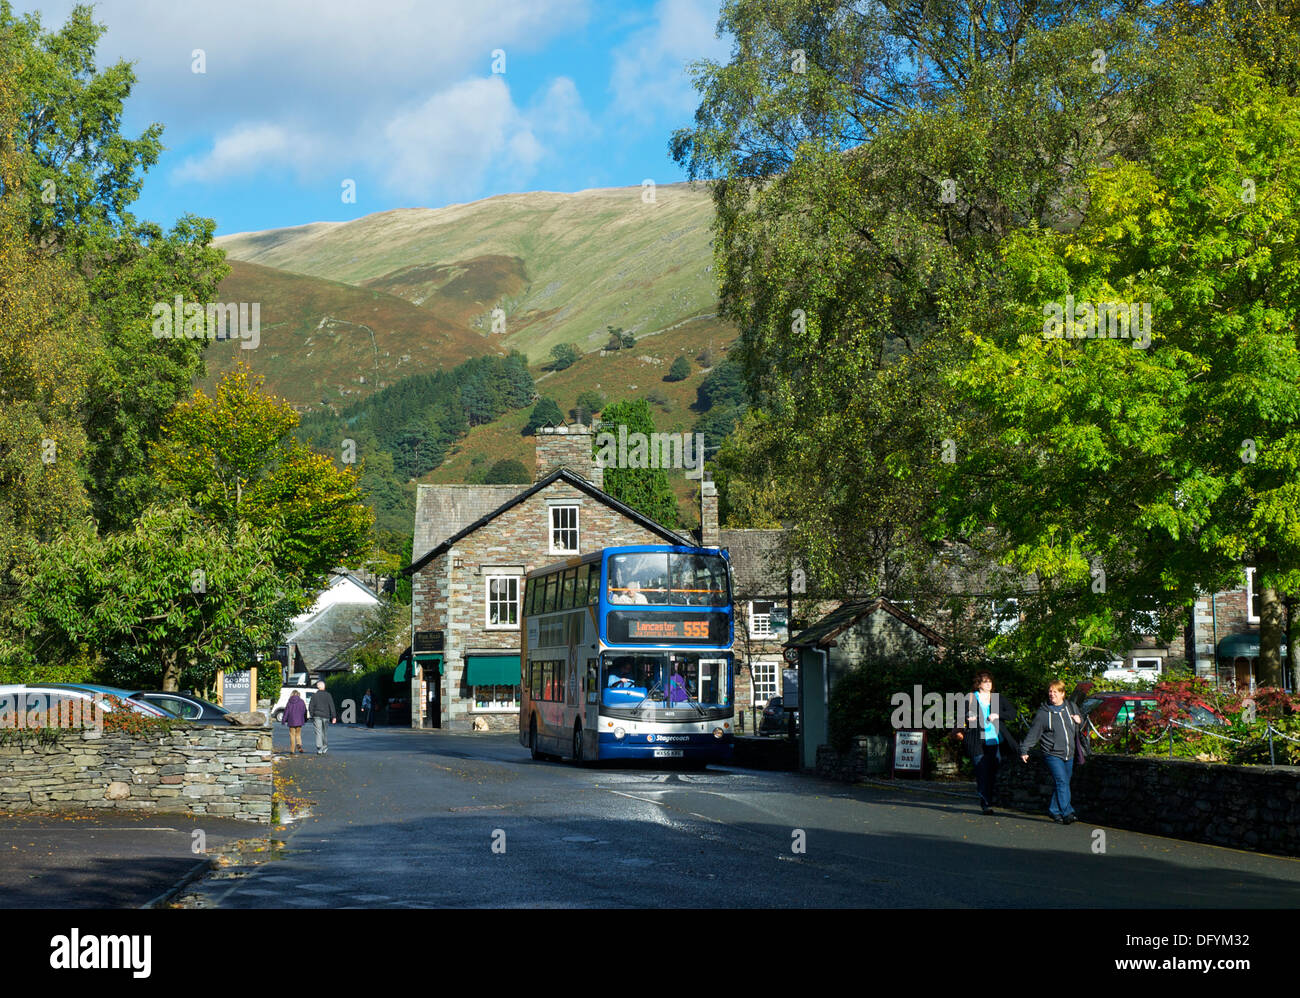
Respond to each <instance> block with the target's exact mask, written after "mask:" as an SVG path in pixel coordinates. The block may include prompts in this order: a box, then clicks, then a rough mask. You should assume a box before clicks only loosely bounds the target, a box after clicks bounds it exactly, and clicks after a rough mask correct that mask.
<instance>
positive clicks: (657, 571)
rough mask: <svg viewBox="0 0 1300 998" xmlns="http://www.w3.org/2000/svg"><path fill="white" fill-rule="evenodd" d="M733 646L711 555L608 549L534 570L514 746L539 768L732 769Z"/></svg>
mask: <svg viewBox="0 0 1300 998" xmlns="http://www.w3.org/2000/svg"><path fill="white" fill-rule="evenodd" d="M732 637H733V627H732V606H731V584H730V572H729V566H728V561H727V556H726V555H725V554H724V553H723V552H722V551H720V550H718V549H717V548H699V547H673V546H668V545H637V546H629V547H611V548H605V549H604V550H603V551H598V552H596V553H594V554H589V555H583V556H575V557H573V558H570V559H569V560H567V561H563V562H559V563H557V564H554V565H550V566H547V567H546V568H540V569H537V570H536V571H533V572H530V573H529V575H528V578H527V582H526V584H525V587H524V606H523V628H522V649H521V651H522V654H521V655H520V668H521V672H522V676H521V693H522V695H521V697H520V707H519V741H520V743H521V744H523V745H524V746H525V747H527V748H528V749H530V750H531V751H532V754H533V758H534V759H543V758H547V757H550V756H561V757H564V758H569V759H573V760H575V761H577V762H585V761H593V760H597V759H680V760H682V761H683V762H691V763H696V764H703V763H708V762H717V761H722V760H725V759H729V758H731V750H732V741H733V728H732V717H733V714H734V702H735V701H734V690H735V683H734V675H733V673H734V668H733V658H732V652H731V644H732Z"/></svg>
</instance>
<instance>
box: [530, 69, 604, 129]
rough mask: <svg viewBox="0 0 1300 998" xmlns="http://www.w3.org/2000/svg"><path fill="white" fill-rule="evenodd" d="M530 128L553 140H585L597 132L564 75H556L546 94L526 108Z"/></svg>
mask: <svg viewBox="0 0 1300 998" xmlns="http://www.w3.org/2000/svg"><path fill="white" fill-rule="evenodd" d="M528 117H529V119H530V120H531V121H532V123H533V129H534V130H535V131H537V132H539V133H543V134H545V135H547V136H552V137H554V138H556V139H585V138H590V137H592V136H593V135H594V134H595V133H596V127H595V125H594V124H593V123H592V120H591V117H590V116H589V115H588V114H587V112H586V109H585V108H584V107H583V106H582V97H581V96H580V95H579V94H578V87H577V85H576V84H575V83H574V82H573V81H572V80H571V79H569V78H568V77H567V76H557V77H556V78H555V79H554V80H552V81H551V85H550V86H549V87H547V88H546V92H545V93H543V94H542V95H541V97H540V98H538V100H537V101H536V102H535V103H534V104H533V106H532V107H531V108H530V109H529V112H528Z"/></svg>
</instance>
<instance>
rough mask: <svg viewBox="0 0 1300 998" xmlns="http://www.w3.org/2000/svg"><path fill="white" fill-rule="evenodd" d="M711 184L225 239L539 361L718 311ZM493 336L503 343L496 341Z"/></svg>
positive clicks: (252, 258)
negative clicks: (649, 194)
mask: <svg viewBox="0 0 1300 998" xmlns="http://www.w3.org/2000/svg"><path fill="white" fill-rule="evenodd" d="M712 220H713V205H712V202H711V201H710V199H709V194H708V191H707V189H706V188H705V187H704V186H703V185H700V186H698V187H696V188H694V189H692V188H691V187H690V186H689V185H686V184H671V185H666V186H662V187H659V188H658V189H657V190H656V191H655V201H654V202H653V203H646V202H644V201H643V200H642V191H641V188H640V187H623V188H609V189H601V190H590V191H579V192H578V193H576V194H555V193H551V192H545V191H543V192H534V193H528V194H506V195H501V196H499V197H493V198H487V199H486V200H483V201H476V202H473V203H472V204H465V205H451V206H449V207H446V208H439V209H427V208H410V209H402V210H398V211H388V212H382V213H380V214H376V215H368V216H366V217H365V218H360V219H357V220H356V221H353V222H346V223H330V224H317V225H307V226H299V227H297V228H293V229H281V230H276V231H272V232H259V233H240V234H237V235H231V236H224V237H222V238H220V239H218V240H217V244H218V245H219V246H221V247H222V248H223V249H225V250H226V252H227V254H228V255H229V256H230V257H231V258H232V259H236V260H244V261H248V262H251V263H257V264H262V265H264V266H267V267H274V268H276V269H279V270H285V271H291V272H293V273H297V274H304V275H308V276H313V277H319V278H324V279H327V280H331V281H338V282H343V283H346V284H352V285H358V286H366V287H369V288H372V289H375V290H378V291H383V292H387V293H390V294H393V295H394V296H400V297H402V298H404V299H406V300H407V301H410V302H411V303H412V304H415V305H417V306H418V307H420V308H422V309H424V310H426V311H430V312H433V313H435V314H437V315H439V316H440V317H442V318H444V319H446V320H448V321H453V322H464V323H467V324H469V325H470V326H471V327H472V328H476V329H479V330H480V331H482V333H483V334H484V335H485V336H490V330H491V320H490V314H491V311H492V309H493V308H494V307H500V308H502V309H503V310H504V311H505V313H506V330H505V333H504V335H503V336H502V337H501V339H502V340H503V341H504V345H505V346H506V347H507V348H510V349H517V350H519V351H521V352H522V353H524V354H525V355H527V356H528V357H529V358H530V359H531V360H534V361H542V360H544V359H545V358H547V357H548V355H549V353H550V350H551V347H552V346H554V345H555V344H557V343H563V342H575V343H577V344H578V345H579V347H580V348H581V349H582V350H584V351H593V350H598V349H599V348H600V347H601V346H603V345H604V342H605V339H606V334H605V327H606V326H609V325H614V326H620V327H622V328H624V329H627V330H629V331H631V332H632V333H634V334H637V335H642V334H646V333H651V332H656V331H659V330H662V329H665V328H668V327H671V326H673V325H675V324H676V323H678V322H681V321H683V320H687V319H692V318H695V317H699V316H705V315H712V313H713V312H714V311H715V305H716V295H715V289H714V283H713V274H712V250H711V244H710V232H709V225H710V224H711V222H712ZM491 338H492V339H496V337H491Z"/></svg>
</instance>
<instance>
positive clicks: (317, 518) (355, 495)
mask: <svg viewBox="0 0 1300 998" xmlns="http://www.w3.org/2000/svg"><path fill="white" fill-rule="evenodd" d="M262 381H263V379H262V378H261V377H260V376H258V375H254V374H253V373H252V372H251V371H250V370H249V369H248V368H247V367H240V368H238V369H236V370H235V371H232V372H231V373H230V374H227V375H226V376H225V377H224V378H223V379H222V380H221V382H220V384H218V386H217V389H216V394H215V397H211V398H210V397H208V396H207V395H205V394H204V393H203V392H202V391H196V392H195V393H194V397H193V398H192V399H190V401H188V402H184V403H181V404H180V405H178V406H177V407H176V409H175V411H174V412H173V413H172V415H171V416H170V417H169V419H168V420H167V423H166V426H165V427H164V429H163V434H162V441H161V442H160V443H159V444H157V445H156V446H155V447H154V448H153V451H152V458H153V469H154V473H155V475H156V476H157V480H158V482H159V484H160V485H161V487H162V488H163V490H164V492H165V493H166V494H168V495H170V496H171V497H174V498H176V499H178V500H181V501H184V502H186V503H188V504H190V505H192V506H193V507H194V508H195V509H196V510H198V511H200V512H201V513H202V514H203V516H204V517H205V518H206V519H207V520H208V521H209V522H211V523H213V524H215V525H216V526H218V527H221V528H224V529H227V530H232V531H233V530H234V528H235V526H236V525H237V524H239V523H247V524H249V525H250V526H252V527H254V528H257V529H258V530H261V531H264V532H266V533H267V534H268V535H269V536H270V537H271V538H272V539H273V542H274V547H275V556H274V557H275V564H276V566H277V567H278V568H279V569H280V570H281V571H282V572H284V573H287V574H294V575H297V576H300V577H301V578H303V579H304V580H306V581H307V582H309V583H311V582H315V581H318V580H320V579H322V578H323V577H324V576H325V575H326V574H327V573H328V572H329V571H330V570H331V569H333V568H336V567H338V566H341V565H352V566H355V565H356V564H357V563H358V562H359V560H360V559H361V558H363V557H364V556H365V555H366V554H367V553H368V551H369V547H370V542H371V528H372V526H373V523H374V515H373V513H372V512H371V511H370V509H369V508H368V507H367V506H366V505H365V503H364V498H365V496H364V493H363V491H362V489H361V485H360V482H359V480H358V472H357V469H356V468H355V467H353V466H351V465H344V466H343V468H342V469H340V468H338V467H337V466H336V465H335V464H334V462H333V461H332V460H331V459H330V458H328V457H326V456H324V455H322V454H318V453H316V452H314V451H312V450H310V449H309V448H308V447H307V446H306V445H305V444H304V443H302V442H301V441H300V440H298V439H297V438H296V437H295V436H294V435H293V430H294V428H295V427H296V426H297V425H298V414H297V413H296V412H294V410H293V407H292V406H291V405H290V404H289V403H288V402H286V401H284V400H282V399H276V398H273V397H271V396H269V395H267V394H265V393H264V392H263V391H262V390H261V388H262Z"/></svg>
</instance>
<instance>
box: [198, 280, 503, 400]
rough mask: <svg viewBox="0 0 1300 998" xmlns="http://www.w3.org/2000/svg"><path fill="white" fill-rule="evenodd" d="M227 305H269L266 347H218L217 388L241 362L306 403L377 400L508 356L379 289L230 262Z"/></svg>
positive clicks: (264, 322)
mask: <svg viewBox="0 0 1300 998" xmlns="http://www.w3.org/2000/svg"><path fill="white" fill-rule="evenodd" d="M229 262H230V274H229V276H228V277H227V278H226V279H225V280H224V281H222V282H221V291H220V295H221V299H220V300H221V301H224V302H259V303H260V305H261V343H260V345H259V346H258V347H257V348H256V349H253V350H245V349H242V348H241V347H240V345H239V343H238V342H237V341H230V342H227V341H217V342H214V343H213V344H212V345H211V346H210V347H209V348H208V350H207V353H206V357H207V361H208V377H207V379H206V380H205V382H204V384H203V387H204V388H205V389H211V387H212V386H213V385H215V384H216V382H217V381H219V380H220V378H221V376H222V375H223V374H225V373H226V372H227V371H228V370H230V369H231V368H232V367H234V365H235V364H236V363H238V362H239V361H244V362H245V363H247V364H249V365H250V366H251V367H252V368H253V370H254V371H256V372H257V373H259V374H261V375H263V376H265V378H266V383H267V387H268V388H269V389H270V390H271V391H273V392H274V393H275V394H277V395H280V396H282V397H284V398H287V399H288V400H289V401H291V402H293V403H294V404H295V405H298V406H299V407H306V406H319V405H320V403H321V402H322V400H323V399H328V400H329V401H330V402H331V403H333V404H338V403H346V402H348V401H350V400H352V399H353V398H356V397H363V396H366V395H369V394H370V393H371V392H373V391H377V390H378V389H380V388H383V387H384V386H386V385H388V384H391V383H392V382H395V381H397V380H399V379H401V378H403V377H405V376H406V375H408V374H414V373H418V372H425V371H432V370H436V369H437V368H440V367H444V366H445V367H454V366H455V365H456V364H459V363H460V362H461V361H463V360H467V359H469V358H470V357H478V356H482V355H483V354H485V353H500V352H503V351H502V350H501V348H500V344H499V343H494V342H491V341H489V340H486V339H484V338H483V337H482V336H479V335H477V334H476V333H474V332H473V331H472V330H470V329H469V328H467V327H466V326H465V325H464V324H462V323H456V322H454V321H449V320H448V319H446V318H444V317H443V316H441V315H439V314H438V313H437V312H433V311H430V310H428V309H422V308H420V307H419V306H418V305H414V304H412V303H411V302H409V301H407V300H406V299H405V298H401V297H398V296H397V295H393V294H388V293H386V292H384V291H381V290H378V289H373V288H358V287H353V286H351V285H348V284H341V283H339V282H337V281H328V280H322V279H320V278H316V277H305V276H303V275H301V274H292V273H288V272H286V271H282V270H275V269H272V268H270V267H263V266H260V265H258V264H252V263H245V262H241V261H239V260H230V261H229Z"/></svg>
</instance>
